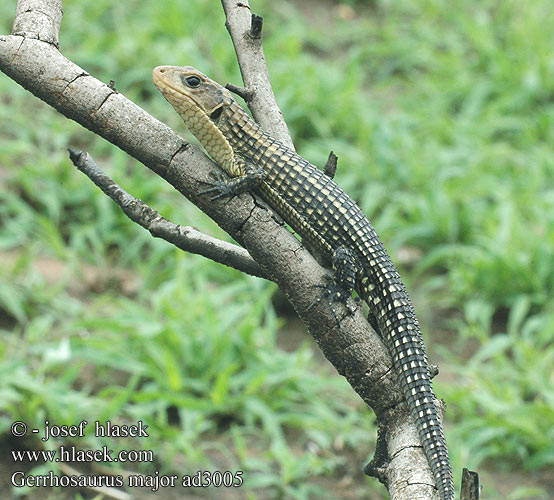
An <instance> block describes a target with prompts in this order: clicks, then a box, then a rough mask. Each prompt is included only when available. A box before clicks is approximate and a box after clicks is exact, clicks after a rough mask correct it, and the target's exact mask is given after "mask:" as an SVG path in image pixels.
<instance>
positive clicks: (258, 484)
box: [0, 0, 554, 500]
mask: <svg viewBox="0 0 554 500" xmlns="http://www.w3.org/2000/svg"><path fill="white" fill-rule="evenodd" d="M15 3H16V2H15V1H7V2H6V1H4V2H2V3H1V4H0V14H1V16H0V19H2V21H1V23H2V24H1V26H2V27H1V30H0V31H1V32H2V33H9V32H10V30H11V20H12V19H13V13H14V11H15ZM252 8H253V10H254V11H255V12H257V13H260V14H262V15H263V16H264V18H265V26H264V40H265V41H264V43H265V52H266V57H267V60H268V63H269V68H270V73H271V76H272V82H273V85H274V89H275V93H276V95H277V98H278V102H279V104H280V106H281V107H282V109H283V111H284V114H285V118H286V120H287V123H288V125H289V127H290V130H291V132H292V134H293V138H294V140H295V143H296V145H297V148H298V150H299V152H300V153H301V154H302V155H304V156H305V157H307V158H308V159H309V160H310V161H312V162H313V163H315V164H318V165H323V164H324V162H325V159H326V157H327V154H328V152H329V150H331V149H333V150H334V151H335V152H336V153H337V154H338V155H339V157H340V160H339V169H338V174H337V178H338V182H339V183H340V184H342V185H343V186H344V187H345V188H346V189H347V190H348V191H349V192H350V193H351V194H352V195H353V196H354V197H355V198H356V199H357V200H358V201H359V203H360V204H361V206H362V207H363V209H364V210H365V212H366V213H367V214H368V216H369V217H370V218H371V220H372V221H373V223H374V226H375V227H376V228H377V230H378V232H379V233H380V235H381V236H382V238H383V240H384V241H385V244H386V246H387V247H388V249H389V250H390V252H391V254H392V256H393V258H394V259H395V260H396V261H397V262H398V263H399V266H400V268H401V271H402V274H403V276H404V277H405V279H406V281H407V284H408V287H409V289H410V290H411V292H412V294H413V296H414V300H415V302H416V308H417V309H418V312H419V315H420V316H421V320H422V324H423V328H424V333H425V336H426V339H427V343H428V344H429V345H430V346H431V347H430V349H431V353H432V355H431V357H432V359H433V360H439V362H440V368H441V375H440V376H439V377H438V378H437V380H436V382H435V386H436V389H437V392H438V394H439V396H440V397H442V398H444V399H445V400H446V401H447V402H448V414H447V422H446V427H447V437H448V440H449V443H450V448H451V455H452V460H453V466H454V469H455V471H456V478H457V481H458V480H459V474H460V471H461V468H462V467H464V466H465V467H469V468H470V469H473V470H479V471H480V472H481V474H482V477H483V481H484V482H485V485H486V492H487V494H488V498H497V497H498V498H499V497H500V496H503V497H505V498H509V499H511V500H516V499H523V498H545V499H546V498H548V497H549V494H552V491H550V492H548V490H547V489H546V486H545V487H544V488H543V487H541V485H543V486H544V485H546V484H547V482H548V479H549V477H548V472H547V471H548V470H552V468H553V467H554V445H553V443H554V369H553V367H554V299H553V295H554V294H553V292H554V181H553V176H554V152H553V144H554V57H553V55H552V54H553V52H552V40H554V10H553V9H552V5H551V2H550V0H533V1H531V2H517V1H515V0H503V1H500V0H486V1H476V0H456V1H454V2H447V1H445V0H422V1H418V2H415V1H407V2H394V1H389V0H375V1H372V2H363V1H358V2H356V1H349V2H344V3H338V2H331V1H328V2H327V1H326V2H315V1H311V2H270V1H269V0H260V1H257V0H253V1H252ZM64 10H65V15H64V21H63V24H62V32H61V37H60V40H61V49H62V51H63V52H64V54H65V55H66V56H67V57H68V58H70V59H72V60H74V61H75V62H76V63H77V64H79V65H80V66H82V67H83V68H85V69H86V70H87V71H88V72H90V73H91V74H92V75H94V76H95V77H97V78H99V79H101V80H103V81H106V82H107V81H109V80H111V79H113V80H115V81H116V84H117V88H118V89H119V90H120V91H121V92H123V93H124V94H125V95H126V96H127V97H129V98H130V99H132V100H134V101H135V102H136V103H138V104H139V105H141V106H143V107H144V108H145V109H147V110H148V111H149V112H151V113H152V114H153V115H154V116H156V117H158V118H159V119H161V120H162V121H164V122H165V123H167V124H169V125H170V126H172V127H173V128H174V129H176V130H178V131H180V132H181V133H182V134H183V135H184V136H185V137H187V138H188V137H189V136H188V135H187V132H186V131H185V130H184V127H183V126H182V125H181V123H180V119H179V117H178V116H177V115H176V114H175V113H174V112H173V110H172V109H171V108H170V107H169V105H167V103H166V102H165V101H164V100H163V99H162V98H161V96H160V95H158V93H157V92H156V91H155V89H154V87H153V85H152V83H151V80H150V74H151V70H152V68H153V67H154V66H156V65H159V64H178V65H184V64H188V65H193V66H196V67H198V68H199V69H201V70H202V71H203V72H205V73H207V74H208V75H210V76H211V77H213V78H214V79H216V80H218V81H220V82H222V83H225V82H227V81H232V82H235V83H240V77H239V73H238V69H237V65H236V61H235V56H234V53H233V49H232V45H231V42H230V40H229V38H228V35H227V33H226V31H225V29H224V26H223V24H224V17H223V14H222V11H221V8H220V5H219V2H215V1H214V2H206V1H202V0H193V1H189V2H177V1H171V0H158V1H156V2H142V1H138V0H129V1H126V2H113V1H107V0H96V1H95V2H88V1H84V0H71V1H66V2H64ZM0 96H1V100H0V263H1V265H0V312H1V314H0V318H1V319H0V328H1V332H0V336H1V338H2V344H0V430H1V431H2V432H3V433H5V434H6V435H7V434H8V431H9V426H10V424H11V422H12V421H14V420H16V419H19V420H23V421H25V422H27V423H29V425H30V426H31V425H34V426H37V425H39V424H40V422H42V421H44V420H45V419H47V420H49V421H51V422H55V423H57V424H60V425H61V424H75V423H78V421H79V420H81V419H83V418H85V419H87V420H88V421H93V420H107V419H110V420H112V421H114V422H127V423H129V422H133V421H136V420H138V419H142V420H144V421H145V422H147V423H148V425H149V426H150V427H149V429H150V438H148V441H147V443H145V442H143V441H141V442H140V443H137V442H135V443H131V442H127V441H117V442H116V443H114V442H113V441H108V444H109V445H110V446H111V447H112V448H113V447H117V446H120V447H122V448H125V447H129V446H131V447H133V446H134V447H137V445H139V446H141V447H146V448H149V449H153V450H155V452H156V459H157V462H156V463H155V464H142V466H141V465H140V464H133V466H136V469H137V470H142V471H143V472H147V473H148V472H149V473H152V472H153V470H154V469H159V470H162V471H165V472H172V471H176V470H177V471H181V472H183V471H191V472H193V471H195V470H197V469H198V468H204V469H209V468H212V469H214V468H215V469H220V470H223V469H231V470H236V469H242V470H244V471H245V479H246V484H245V488H244V489H242V490H241V491H240V493H239V495H240V496H239V497H237V498H251V499H254V498H268V499H269V498H286V499H308V498H336V497H339V498H361V497H362V495H365V496H366V497H368V495H373V496H369V497H370V498H380V495H383V490H382V489H380V488H378V487H377V486H376V485H375V481H374V480H366V479H365V478H364V477H363V475H362V474H361V473H360V472H359V471H360V469H361V466H362V465H363V463H364V460H366V459H367V458H368V456H369V455H370V454H371V447H372V446H373V442H374V435H373V434H374V432H373V431H372V425H373V424H372V421H373V419H372V416H371V414H370V413H369V412H368V411H367V410H365V409H364V408H363V406H362V405H360V402H359V400H358V398H357V397H356V396H355V395H354V394H353V392H352V391H351V389H350V388H349V387H348V386H347V384H346V383H345V382H344V381H343V380H341V379H339V378H338V377H336V376H335V375H334V374H332V372H331V370H329V368H328V366H327V365H326V364H325V363H326V362H325V361H323V360H320V359H319V358H318V357H317V355H314V351H313V350H314V346H313V345H312V342H311V341H310V339H309V338H308V337H307V335H306V340H305V342H302V345H301V346H300V347H299V348H297V349H294V350H293V351H290V350H284V349H283V348H282V342H281V341H279V343H278V342H277V340H278V335H277V333H278V330H279V328H280V327H281V326H282V325H283V323H284V321H285V320H284V319H283V318H279V317H278V316H277V315H276V313H275V311H274V309H273V306H272V302H271V297H272V295H273V294H274V292H275V288H274V287H273V286H271V285H270V284H268V283H264V282H262V281H260V280H256V279H253V278H249V277H246V276H242V275H241V274H240V273H238V272H236V271H233V270H229V269H227V268H224V267H222V266H219V265H216V264H214V263H211V262H206V261H205V260H203V259H202V258H200V257H196V256H191V255H183V254H182V253H180V252H177V251H176V250H174V249H173V248H171V247H170V246H169V245H168V244H165V243H164V242H160V241H154V240H153V239H151V237H150V236H149V234H148V233H147V232H146V231H144V230H142V229H140V228H138V227H137V226H135V225H133V224H132V223H130V222H129V221H128V220H127V219H126V218H125V217H124V216H123V215H122V214H121V212H120V211H119V209H118V208H116V207H115V205H114V204H113V203H112V202H111V201H110V200H108V199H107V198H106V197H105V196H103V195H102V194H100V192H99V191H98V190H97V189H96V188H95V187H94V186H93V185H91V183H90V182H89V181H88V180H87V179H86V178H85V177H84V176H82V175H81V174H80V173H79V172H77V171H76V170H75V169H74V168H73V167H72V166H71V165H70V162H69V160H68V158H67V154H66V148H67V147H68V146H70V145H72V146H77V147H80V148H84V149H86V150H88V151H89V152H90V153H91V154H92V155H93V156H94V157H95V158H96V160H97V161H98V162H99V163H100V165H101V166H103V167H104V168H105V169H106V171H107V172H108V173H109V174H110V175H111V176H113V177H114V178H115V179H116V180H117V181H118V182H119V183H120V184H121V185H122V186H123V187H124V188H125V189H127V190H128V191H130V192H131V193H132V194H134V195H135V196H137V197H139V198H141V199H143V200H144V201H146V202H147V203H148V204H150V205H151V206H153V207H154V208H156V209H157V210H159V211H160V212H161V213H162V214H163V215H164V216H165V217H168V218H170V219H171V220H173V221H174V222H177V223H183V224H190V225H195V226H197V227H200V228H201V229H202V230H204V231H206V232H209V233H210V234H212V235H215V236H218V237H222V238H223V237H225V235H224V234H222V232H221V230H220V229H219V228H217V226H215V224H214V223H213V222H211V221H209V220H208V219H207V218H206V217H205V216H203V215H202V214H201V213H199V212H198V211H197V210H196V209H195V208H194V207H192V206H191V205H190V204H189V203H187V202H185V201H183V200H182V199H181V198H180V197H179V196H177V195H176V194H175V193H174V192H173V191H172V189H171V188H170V187H168V186H167V185H165V184H164V183H163V181H161V180H159V179H157V178H155V177H154V176H153V175H151V174H150V173H149V172H148V171H147V170H146V169H145V168H144V167H142V166H141V165H140V164H137V162H135V161H133V160H132V159H130V158H128V157H127V156H126V155H124V154H123V153H122V152H121V151H119V150H118V149H116V148H114V147H113V146H111V145H110V144H108V143H106V142H105V141H103V140H101V139H99V138H97V137H95V136H94V135H93V134H91V133H90V132H88V131H86V130H84V129H82V128H81V127H80V126H78V125H76V124H74V123H72V122H70V121H68V120H67V119H65V118H64V117H62V116H61V115H59V114H57V113H56V112H54V111H53V110H51V109H50V108H49V107H48V106H47V105H45V104H43V103H41V102H40V101H38V100H37V99H36V98H34V97H32V96H31V95H30V94H29V93H27V92H26V91H24V90H23V89H21V88H20V87H18V85H17V84H15V83H14V82H13V81H11V80H10V79H8V78H7V77H6V76H5V75H2V76H0ZM285 335H287V333H280V334H279V338H280V339H282V338H283V337H284V336H285ZM314 356H316V357H315V358H314ZM59 444H60V443H59V442H58V443H52V442H48V443H46V446H50V447H56V446H58V445H59ZM74 444H77V445H78V446H79V447H86V446H90V447H99V446H101V445H102V444H106V443H105V442H103V441H102V440H99V439H96V438H94V437H93V436H87V437H86V438H84V439H83V440H79V441H78V442H76V443H74ZM8 445H9V443H7V444H6V443H5V447H9V446H8ZM26 445H27V446H28V447H32V446H40V445H39V443H38V442H32V441H30V442H27V443H26ZM6 449H7V448H6ZM6 456H7V451H6ZM516 471H520V472H519V474H517V473H516ZM521 471H523V472H521ZM507 478H509V479H507ZM550 479H551V476H550ZM339 480H342V481H346V483H344V484H346V485H347V486H344V485H343V486H340V484H339ZM337 484H339V485H338V486H337ZM345 489H347V490H348V492H347V493H345V492H344V490H345ZM19 493H23V494H24V493H26V491H19ZM212 494H214V493H212ZM235 494H237V493H236V492H235ZM495 495H496V496H495Z"/></svg>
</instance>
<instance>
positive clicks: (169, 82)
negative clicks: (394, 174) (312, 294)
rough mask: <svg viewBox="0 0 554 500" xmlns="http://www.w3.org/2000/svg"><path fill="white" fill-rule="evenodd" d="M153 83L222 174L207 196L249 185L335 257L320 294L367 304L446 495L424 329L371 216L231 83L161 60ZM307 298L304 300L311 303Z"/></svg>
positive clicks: (448, 476) (450, 491) (448, 498)
mask: <svg viewBox="0 0 554 500" xmlns="http://www.w3.org/2000/svg"><path fill="white" fill-rule="evenodd" d="M152 79H153V82H154V84H155V86H156V87H157V88H158V90H159V91H160V92H161V93H162V95H163V96H164V97H165V99H166V100H167V101H168V102H169V103H170V104H171V105H172V106H173V107H174V109H175V110H176V111H177V113H178V114H179V115H180V116H181V118H182V119H183V121H184V122H185V125H186V126H187V128H188V129H189V130H190V131H191V132H192V133H193V134H194V135H195V136H196V137H197V139H198V140H199V141H200V143H201V144H202V146H203V147H204V149H205V150H206V152H207V153H208V155H209V156H210V157H211V158H212V160H214V162H215V163H217V164H218V165H219V166H220V167H221V168H222V169H223V171H224V172H225V173H226V174H228V176H229V177H230V178H229V179H224V180H218V181H216V182H213V183H211V187H209V188H208V189H206V190H205V191H202V192H201V193H199V194H200V195H202V194H206V195H210V196H211V197H212V199H217V198H221V197H231V196H235V195H237V194H240V193H243V192H246V191H254V192H256V193H258V194H259V195H260V196H261V197H262V199H264V200H265V201H266V202H267V203H268V204H269V205H270V206H271V207H272V208H273V209H274V210H275V211H276V212H277V213H278V214H279V215H280V216H281V217H282V218H283V219H284V220H285V222H287V223H288V224H289V225H290V227H291V228H292V229H293V230H294V231H295V232H297V233H298V234H299V235H300V236H301V237H302V241H303V242H304V243H306V244H307V246H308V248H309V249H311V248H314V249H316V250H317V253H318V254H319V255H323V256H324V258H325V260H326V261H327V262H329V263H331V264H332V267H333V270H334V275H333V279H332V280H331V281H330V282H329V283H328V284H327V285H326V287H325V289H324V293H323V294H322V295H321V296H320V297H319V298H318V299H316V300H315V301H314V303H312V306H313V305H314V304H315V303H317V301H319V300H321V298H322V297H324V296H325V297H327V298H328V300H329V301H330V302H331V305H332V304H334V303H335V302H342V303H345V304H346V301H347V299H348V298H349V297H352V292H353V291H356V292H357V294H358V296H359V297H360V298H361V299H362V300H364V301H365V302H366V303H367V304H368V306H369V309H370V313H369V320H370V323H371V324H372V326H373V327H374V329H375V330H376V331H377V332H378V333H379V334H380V335H381V338H382V339H383V341H384V343H385V345H386V347H387V349H388V350H389V353H390V355H391V357H392V361H393V366H394V367H395V369H396V370H397V372H398V376H399V379H400V383H401V385H402V389H403V393H404V396H405V399H406V401H407V404H408V407H409V409H410V412H411V414H412V416H413V418H414V421H415V424H416V428H417V430H418V434H419V438H420V440H421V443H422V446H423V450H424V452H425V455H426V457H427V460H428V462H429V466H430V468H431V472H432V474H433V476H434V480H435V484H436V487H437V489H438V492H439V497H440V499H441V500H453V498H454V485H453V480H452V470H451V466H450V460H449V457H448V448H447V445H446V440H445V437H444V432H443V429H442V424H441V421H440V419H439V416H438V410H437V400H436V396H435V394H434V392H433V389H432V384H431V373H430V367H429V363H428V361H427V354H426V351H425V346H424V344H423V337H422V334H421V328H420V326H419V322H418V320H417V317H416V314H415V311H414V307H413V305H412V302H411V300H410V298H409V296H408V293H407V291H406V287H405V285H404V283H403V282H402V279H401V278H400V275H399V273H398V271H397V269H396V267H395V266H394V264H393V262H392V260H391V258H390V257H389V255H388V253H387V251H386V250H385V247H384V245H383V243H382V242H381V240H380V238H379V236H378V235H377V233H376V231H375V229H374V228H373V226H372V225H371V223H370V221H369V220H368V218H367V217H366V216H365V215H364V213H363V212H362V210H361V209H360V208H359V207H358V205H357V204H356V203H355V202H354V200H353V199H352V198H350V196H348V194H346V192H345V191H344V190H343V189H342V188H341V187H340V186H339V185H338V184H337V183H336V182H335V181H334V180H333V179H331V176H330V175H328V174H326V173H324V172H323V171H321V170H320V169H318V168H317V167H315V166H314V165H312V164H310V163H309V162H308V161H307V160H305V159H304V158H302V157H301V156H300V155H298V154H297V153H296V152H295V151H293V150H292V149H290V148H288V147H286V146H285V145H284V144H282V143H281V142H279V141H278V140H276V139H274V138H273V137H271V136H270V135H269V134H267V133H266V132H264V131H263V130H262V129H261V127H260V126H259V125H258V124H257V123H256V122H255V121H254V120H253V119H252V118H251V117H250V115H248V113H246V111H245V110H244V109H243V108H242V107H241V106H240V105H239V104H238V102H237V101H236V100H235V99H234V97H233V96H232V94H231V92H230V91H229V90H227V89H226V88H225V87H223V86H221V85H219V84H218V83H217V82H215V81H213V80H211V79H210V78H208V77H207V76H206V75H204V74H203V73H201V72H200V71H198V70H197V69H195V68H193V67H191V66H158V67H157V68H155V69H154V70H153V72H152ZM310 307H311V306H310Z"/></svg>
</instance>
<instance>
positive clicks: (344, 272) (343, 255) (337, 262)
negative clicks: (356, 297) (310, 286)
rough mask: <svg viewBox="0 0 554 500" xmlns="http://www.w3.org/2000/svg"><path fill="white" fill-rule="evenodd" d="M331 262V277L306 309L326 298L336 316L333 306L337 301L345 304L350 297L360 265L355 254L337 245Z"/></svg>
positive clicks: (351, 310)
mask: <svg viewBox="0 0 554 500" xmlns="http://www.w3.org/2000/svg"><path fill="white" fill-rule="evenodd" d="M332 263H333V279H332V280H331V281H329V283H328V284H327V285H326V286H325V289H324V290H323V292H322V293H321V295H320V296H319V297H318V298H317V299H315V300H314V301H313V302H312V303H311V304H310V306H309V307H308V310H309V309H311V308H312V307H313V306H315V305H316V304H317V303H319V302H321V300H323V299H324V298H327V299H328V300H329V304H330V306H331V310H332V311H333V315H334V316H335V318H337V314H336V312H335V309H334V307H333V306H334V305H335V304H336V303H337V302H340V303H342V304H344V305H345V306H346V305H347V301H348V299H349V298H350V297H352V291H353V290H354V289H355V287H356V277H357V276H358V274H359V272H360V269H361V266H360V264H359V261H358V257H357V256H356V254H355V253H354V252H353V251H352V250H350V249H349V248H347V247H339V248H337V249H336V250H335V251H334V253H333V259H332ZM348 310H349V312H351V313H352V312H354V310H355V309H354V310H353V309H351V308H348ZM337 319H338V318H337Z"/></svg>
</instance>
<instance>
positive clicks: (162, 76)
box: [152, 66, 240, 176]
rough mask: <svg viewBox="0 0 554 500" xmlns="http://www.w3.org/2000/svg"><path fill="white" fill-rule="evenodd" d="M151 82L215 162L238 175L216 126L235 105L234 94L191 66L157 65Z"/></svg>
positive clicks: (235, 165) (226, 142) (229, 150)
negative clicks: (230, 106) (220, 118)
mask: <svg viewBox="0 0 554 500" xmlns="http://www.w3.org/2000/svg"><path fill="white" fill-rule="evenodd" d="M152 81H153V82H154V85H156V87H157V88H158V90H159V91H160V92H161V93H162V94H163V96H164V97H165V98H166V99H167V101H169V103H170V104H171V105H172V106H173V107H174V108H175V110H176V111H177V113H179V115H180V116H181V118H182V119H183V121H184V122H185V125H186V126H187V128H188V129H189V130H190V131H191V132H192V133H193V134H194V135H195V136H196V138H197V139H198V140H199V141H200V143H201V144H202V146H204V149H205V150H206V151H207V153H208V154H209V155H210V156H211V157H212V159H213V160H214V161H215V162H216V163H218V164H219V165H220V166H221V167H222V168H223V169H224V170H225V171H226V172H227V173H229V174H230V175H233V176H235V175H239V173H240V172H239V171H238V170H237V164H236V162H235V160H234V154H233V150H232V148H231V146H230V144H229V141H228V140H227V138H226V137H225V136H224V135H223V134H222V132H221V130H219V128H218V127H217V120H218V118H219V117H220V116H221V113H222V112H223V110H224V109H225V108H226V107H228V106H229V105H230V104H231V103H232V102H233V98H232V97H231V93H230V92H229V91H228V90H227V89H226V88H224V87H222V86H221V85H219V84H218V83H216V82H214V81H213V80H210V79H209V78H208V77H207V76H206V75H205V74H204V73H201V72H200V71H198V70H197V69H195V68H193V67H191V66H158V67H157V68H155V69H154V71H153V72H152Z"/></svg>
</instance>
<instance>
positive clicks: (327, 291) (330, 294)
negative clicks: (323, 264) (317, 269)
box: [306, 277, 356, 322]
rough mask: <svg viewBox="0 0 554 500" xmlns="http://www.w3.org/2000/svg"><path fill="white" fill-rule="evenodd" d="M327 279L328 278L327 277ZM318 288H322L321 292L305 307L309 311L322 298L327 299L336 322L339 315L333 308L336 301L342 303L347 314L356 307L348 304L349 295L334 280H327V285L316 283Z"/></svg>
mask: <svg viewBox="0 0 554 500" xmlns="http://www.w3.org/2000/svg"><path fill="white" fill-rule="evenodd" d="M327 279H329V278H328V277H327ZM318 288H324V290H323V292H322V293H321V294H320V295H319V297H317V298H316V299H315V300H314V301H313V302H312V303H311V304H310V305H309V306H308V308H307V309H306V310H307V311H309V310H310V309H312V308H313V307H314V306H315V305H316V304H318V303H319V302H321V301H322V300H323V299H325V298H326V299H328V301H329V305H330V306H331V311H332V312H333V316H334V317H335V319H336V320H337V322H340V320H339V317H338V315H337V311H336V310H335V307H334V306H335V304H336V303H337V302H340V303H342V304H343V305H344V306H345V307H346V309H347V310H348V312H349V314H352V313H353V312H354V311H355V310H356V308H355V307H354V308H352V307H351V306H349V305H348V297H349V296H350V295H349V294H348V293H347V292H346V291H345V290H344V289H343V288H341V287H340V286H339V285H337V284H336V283H335V282H334V281H332V280H329V283H327V285H318Z"/></svg>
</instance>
